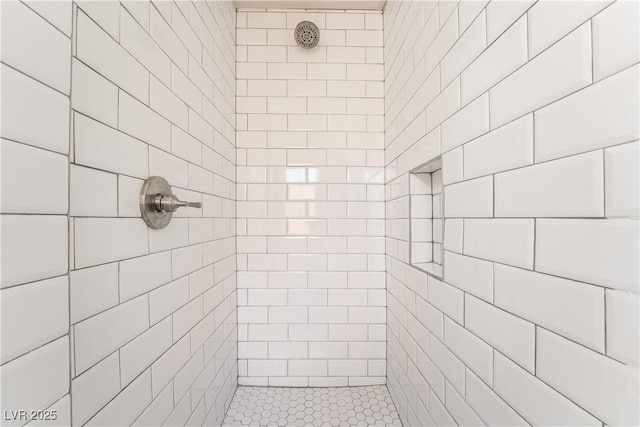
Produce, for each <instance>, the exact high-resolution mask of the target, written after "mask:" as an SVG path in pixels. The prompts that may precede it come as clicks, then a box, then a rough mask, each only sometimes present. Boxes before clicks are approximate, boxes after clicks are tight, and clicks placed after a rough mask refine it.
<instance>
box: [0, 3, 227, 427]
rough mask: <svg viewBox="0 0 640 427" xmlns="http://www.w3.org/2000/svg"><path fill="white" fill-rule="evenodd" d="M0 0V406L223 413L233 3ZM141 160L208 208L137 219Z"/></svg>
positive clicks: (108, 419)
mask: <svg viewBox="0 0 640 427" xmlns="http://www.w3.org/2000/svg"><path fill="white" fill-rule="evenodd" d="M1 7H2V40H3V41H2V73H3V81H2V103H3V107H4V108H3V114H2V135H1V137H2V141H1V143H0V144H1V149H2V174H3V176H2V211H1V212H2V217H1V221H2V231H3V234H2V247H3V249H4V250H3V251H2V267H3V268H2V290H0V300H1V304H2V355H1V356H2V361H1V363H2V391H3V393H2V403H1V408H2V411H3V414H5V413H10V412H9V411H18V410H45V409H47V408H48V409H52V410H56V411H58V413H57V420H56V421H55V425H84V424H86V425H131V424H136V425H161V424H163V423H168V424H171V425H184V424H186V423H188V424H193V425H195V424H197V425H202V424H203V423H205V424H208V425H219V424H220V423H221V422H222V419H223V416H224V413H225V410H226V408H227V407H228V404H229V403H230V399H231V397H232V395H233V392H234V390H235V388H236V384H237V344H236V343H237V338H236V337H237V325H236V242H235V237H236V236H235V226H236V221H235V203H236V202H235V200H236V194H235V192H236V183H235V163H236V150H235V90H236V89H235V88H236V84H235V54H236V46H235V37H236V34H235V25H236V24H235V22H236V14H235V6H234V5H233V4H232V3H231V2H229V1H220V2H204V1H195V2H169V1H165V2H153V3H152V2H149V1H146V0H142V1H136V2H129V1H127V2H124V1H123V2H119V1H109V2H77V3H76V2H71V1H64V2H63V1H59V2H48V3H47V4H46V5H45V4H44V3H41V2H3V3H2V6H1ZM214 36H215V37H214ZM71 94H72V95H71ZM152 174H153V175H163V176H165V177H166V178H167V179H168V180H169V181H170V183H171V184H172V185H174V187H173V189H174V191H175V193H176V194H178V195H179V197H181V198H184V199H187V200H196V201H201V202H203V205H204V206H203V208H202V209H198V210H196V209H193V210H188V211H186V212H184V211H181V212H179V213H177V214H176V215H175V216H176V218H175V219H174V221H173V223H172V224H171V225H170V226H169V227H167V228H166V229H164V230H150V229H148V228H147V226H146V225H145V224H144V222H143V221H142V219H141V218H140V211H139V208H138V205H137V203H138V198H139V191H140V187H141V185H142V182H143V181H142V180H143V179H145V178H147V177H148V176H149V175H152ZM25 214H28V215H25ZM9 248H10V249H9ZM5 418H6V419H5ZM25 422H26V421H25V420H24V419H23V420H20V419H19V418H16V419H11V420H10V419H8V418H7V417H3V425H5V424H6V425H23V424H25ZM29 424H30V425H31V424H32V423H29ZM47 425H49V424H47Z"/></svg>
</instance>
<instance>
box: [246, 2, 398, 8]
mask: <svg viewBox="0 0 640 427" xmlns="http://www.w3.org/2000/svg"><path fill="white" fill-rule="evenodd" d="M385 2H386V0H234V3H235V4H236V7H237V8H252V9H360V10H382V8H383V7H384V4H385Z"/></svg>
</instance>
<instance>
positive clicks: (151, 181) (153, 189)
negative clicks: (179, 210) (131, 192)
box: [140, 176, 173, 230]
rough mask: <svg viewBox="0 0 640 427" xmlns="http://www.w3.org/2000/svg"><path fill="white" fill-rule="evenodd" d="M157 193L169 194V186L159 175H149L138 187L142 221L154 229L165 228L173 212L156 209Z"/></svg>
mask: <svg viewBox="0 0 640 427" xmlns="http://www.w3.org/2000/svg"><path fill="white" fill-rule="evenodd" d="M158 194H164V195H165V196H171V195H172V194H173V193H172V192H171V186H170V185H169V183H168V182H167V180H166V179H164V178H162V177H161V176H150V177H149V178H147V180H146V181H145V182H144V184H142V188H141V189H140V213H141V214H142V219H143V220H144V222H145V223H146V224H147V225H148V226H149V228H153V229H154V230H159V229H161V228H165V227H166V226H167V225H169V222H171V217H172V216H173V212H164V211H160V212H158V211H157V210H156V207H155V200H156V196H157V195H158Z"/></svg>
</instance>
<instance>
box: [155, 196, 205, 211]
mask: <svg viewBox="0 0 640 427" xmlns="http://www.w3.org/2000/svg"><path fill="white" fill-rule="evenodd" d="M154 206H155V208H156V211H158V212H175V211H177V210H178V208H185V207H186V208H201V207H202V203H200V202H183V201H182V200H180V199H178V198H177V197H176V196H175V194H163V193H158V194H156V197H155V200H154Z"/></svg>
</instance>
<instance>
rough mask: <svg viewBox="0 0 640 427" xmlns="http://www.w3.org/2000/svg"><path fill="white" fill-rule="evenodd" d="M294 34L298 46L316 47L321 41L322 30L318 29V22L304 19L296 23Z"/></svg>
mask: <svg viewBox="0 0 640 427" xmlns="http://www.w3.org/2000/svg"><path fill="white" fill-rule="evenodd" d="M293 34H294V37H295V39H296V43H298V46H300V47H303V48H305V49H311V48H314V47H316V46H317V45H318V42H319V41H320V30H318V27H317V26H316V24H314V23H313V22H310V21H302V22H300V23H299V24H298V25H296V29H295V30H294V33H293Z"/></svg>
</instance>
